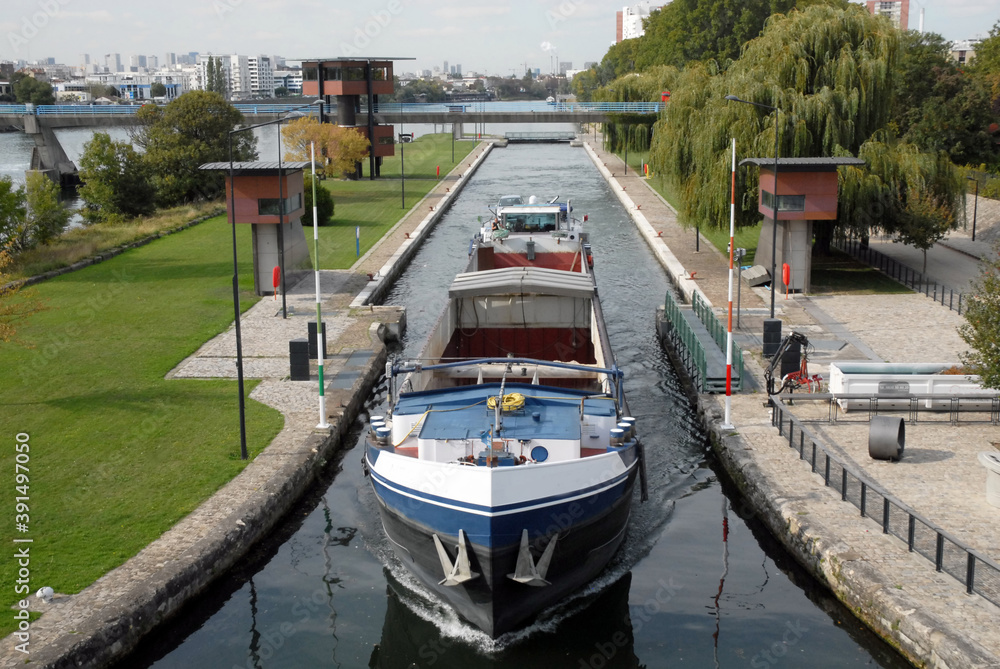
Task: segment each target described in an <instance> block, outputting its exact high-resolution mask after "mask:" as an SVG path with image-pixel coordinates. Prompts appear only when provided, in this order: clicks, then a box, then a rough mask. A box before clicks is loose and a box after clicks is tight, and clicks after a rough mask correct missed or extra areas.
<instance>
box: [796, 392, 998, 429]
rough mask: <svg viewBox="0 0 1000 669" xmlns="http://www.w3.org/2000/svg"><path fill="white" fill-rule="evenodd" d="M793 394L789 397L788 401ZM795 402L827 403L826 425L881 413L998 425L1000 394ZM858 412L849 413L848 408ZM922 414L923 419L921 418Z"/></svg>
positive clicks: (835, 396) (839, 396) (849, 396)
mask: <svg viewBox="0 0 1000 669" xmlns="http://www.w3.org/2000/svg"><path fill="white" fill-rule="evenodd" d="M791 397H792V395H789V398H791ZM794 398H795V401H796V402H801V401H803V400H809V401H812V402H828V403H829V408H828V411H827V416H826V419H825V420H826V422H828V423H838V422H848V423H849V422H870V421H871V419H872V418H874V417H875V416H880V415H884V414H893V415H905V416H906V422H907V423H909V424H910V425H916V424H917V423H918V422H924V423H950V424H952V425H957V424H958V423H989V424H990V425H1000V393H997V394H992V395H991V394H988V393H987V394H978V395H974V394H964V395H940V394H937V395H935V394H928V393H918V394H912V395H895V396H894V395H870V394H867V393H809V394H805V393H803V394H797V395H794ZM850 406H854V407H855V408H857V409H858V411H856V412H853V416H854V417H853V418H852V417H850V416H848V414H851V413H852V412H850V411H849V409H848V407H850ZM921 415H922V417H921ZM800 420H801V421H802V422H803V423H809V422H817V421H819V420H822V419H820V418H808V419H807V418H800Z"/></svg>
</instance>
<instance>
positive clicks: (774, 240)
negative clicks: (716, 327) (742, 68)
mask: <svg viewBox="0 0 1000 669" xmlns="http://www.w3.org/2000/svg"><path fill="white" fill-rule="evenodd" d="M726 99H727V100H731V101H732V102H742V103H743V104H746V105H753V106H755V107H763V108H764V109H770V110H771V111H773V112H774V202H773V203H772V204H773V205H774V207H773V210H774V219H773V221H772V225H771V316H770V317H771V318H774V291H775V288H776V287H777V286H776V285H775V273H776V269H777V266H776V264H775V263H776V262H777V255H778V119H779V118H780V115H781V110H780V109H778V108H777V107H772V106H771V105H765V104H761V103H760V102H750V101H749V100H741V99H739V98H738V97H736V96H735V95H727V96H726Z"/></svg>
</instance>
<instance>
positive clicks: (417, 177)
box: [302, 134, 477, 269]
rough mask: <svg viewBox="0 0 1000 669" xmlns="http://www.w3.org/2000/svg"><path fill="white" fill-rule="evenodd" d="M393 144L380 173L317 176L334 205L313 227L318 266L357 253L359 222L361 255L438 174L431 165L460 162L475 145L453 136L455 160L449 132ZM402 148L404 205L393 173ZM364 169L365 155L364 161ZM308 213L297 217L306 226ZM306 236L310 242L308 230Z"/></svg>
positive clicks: (445, 167)
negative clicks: (327, 220)
mask: <svg viewBox="0 0 1000 669" xmlns="http://www.w3.org/2000/svg"><path fill="white" fill-rule="evenodd" d="M402 146H403V145H401V144H397V145H396V155H395V156H393V157H391V158H386V159H385V160H384V161H383V163H382V170H381V173H382V178H381V179H376V180H375V181H371V180H369V179H368V177H367V176H366V177H365V178H364V179H359V180H357V181H347V180H343V181H331V180H326V181H322V182H319V183H320V184H322V186H323V187H324V188H326V189H328V190H329V191H330V193H331V195H333V199H334V203H335V206H336V209H335V212H334V217H333V222H332V223H331V224H329V225H326V226H324V227H323V228H322V229H321V230H320V232H319V238H320V239H319V254H320V259H319V260H320V265H319V266H320V268H321V269H346V268H348V267H350V266H351V265H353V264H354V262H355V261H356V260H357V259H358V255H357V252H356V250H355V247H356V244H355V229H356V228H360V238H361V255H364V253H365V252H366V251H367V250H368V249H370V248H371V247H372V246H373V245H374V244H375V243H376V242H378V241H379V240H380V239H382V237H383V236H384V235H385V233H386V232H387V231H388V230H389V229H391V228H392V227H393V226H394V225H396V223H397V222H398V221H399V219H401V218H402V217H403V216H404V215H405V214H406V212H408V211H409V210H410V209H411V208H412V207H413V206H414V205H415V204H416V203H417V202H419V201H420V199H421V198H422V197H423V196H424V195H426V194H427V193H428V192H430V190H431V189H432V188H434V186H435V185H437V183H438V180H437V178H436V176H435V175H436V168H437V166H439V165H440V167H441V176H442V177H443V176H445V175H446V174H448V172H450V171H451V169H452V168H453V167H454V166H455V165H457V164H459V163H461V162H462V160H464V159H465V157H466V156H467V155H469V153H471V152H472V150H473V149H474V148H475V147H476V146H477V144H476V143H475V142H470V141H458V142H455V162H454V163H453V162H452V161H451V149H452V147H451V135H450V134H438V135H424V136H423V137H420V138H419V139H417V140H416V141H414V142H412V143H408V144H406V145H405V148H402V149H401V147H402ZM401 152H405V156H404V160H405V164H406V180H405V188H406V208H405V209H404V208H403V198H402V195H401V187H402V186H403V185H404V183H403V181H402V180H401V179H400V178H399V168H400V153H401ZM364 166H365V173H366V174H367V170H368V161H367V160H366V161H365V162H364ZM310 217H311V213H310V214H308V215H307V216H306V217H305V218H304V219H303V221H302V223H303V225H305V226H306V227H309V226H310V225H311V224H312V219H311V218H310ZM306 238H307V239H308V240H309V241H310V248H311V247H312V243H311V240H312V235H311V233H309V232H308V231H307V233H306Z"/></svg>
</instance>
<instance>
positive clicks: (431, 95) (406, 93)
mask: <svg viewBox="0 0 1000 669" xmlns="http://www.w3.org/2000/svg"><path fill="white" fill-rule="evenodd" d="M395 96H396V100H397V101H398V102H442V101H444V99H445V98H446V97H448V96H447V94H446V93H445V92H444V87H443V86H441V84H440V82H438V81H424V80H423V79H414V80H413V81H411V82H410V83H408V84H406V85H405V86H400V87H398V88H396V93H395Z"/></svg>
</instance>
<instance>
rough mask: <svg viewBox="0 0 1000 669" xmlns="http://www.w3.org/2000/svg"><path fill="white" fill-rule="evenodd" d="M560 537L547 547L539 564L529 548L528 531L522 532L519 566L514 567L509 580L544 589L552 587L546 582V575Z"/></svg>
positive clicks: (555, 537) (553, 538) (557, 536)
mask: <svg viewBox="0 0 1000 669" xmlns="http://www.w3.org/2000/svg"><path fill="white" fill-rule="evenodd" d="M558 538H559V535H558V534H557V535H555V536H554V537H552V539H551V540H550V541H549V545H548V546H546V547H545V551H544V552H543V553H542V557H540V558H538V563H537V564H535V561H534V560H533V559H532V557H531V550H530V549H529V548H528V530H521V548H520V550H519V551H518V552H517V566H516V567H514V573H513V574H507V578H509V579H511V580H512V581H517V582H518V583H524V584H525V585H531V586H535V587H538V588H540V587H542V586H545V585H552V584H551V583H549V582H548V581H546V580H545V575H546V574H547V573H548V571H549V563H550V562H551V561H552V554H553V553H555V552H556V540H557V539H558Z"/></svg>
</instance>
